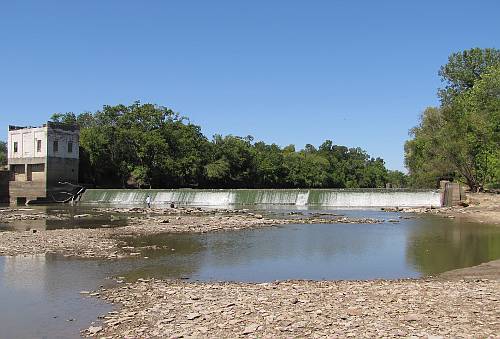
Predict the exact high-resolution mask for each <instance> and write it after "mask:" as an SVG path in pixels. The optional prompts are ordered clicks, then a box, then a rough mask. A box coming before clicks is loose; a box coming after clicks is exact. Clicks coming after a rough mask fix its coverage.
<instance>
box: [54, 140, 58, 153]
mask: <svg viewBox="0 0 500 339" xmlns="http://www.w3.org/2000/svg"><path fill="white" fill-rule="evenodd" d="M53 149H54V152H59V142H58V141H57V140H56V141H54V147H53Z"/></svg>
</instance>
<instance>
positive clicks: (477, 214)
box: [382, 193, 500, 225]
mask: <svg viewBox="0 0 500 339" xmlns="http://www.w3.org/2000/svg"><path fill="white" fill-rule="evenodd" d="M382 210H384V211H388V212H394V211H399V212H407V213H417V214H435V215H440V216H443V217H446V218H450V219H463V220H467V221H472V222H479V223H487V224H492V225H493V224H494V225H500V194H493V193H467V200H466V201H465V202H464V204H463V206H452V207H442V208H437V209H435V208H397V207H396V208H383V209H382Z"/></svg>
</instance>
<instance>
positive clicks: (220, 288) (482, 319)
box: [82, 279, 500, 338]
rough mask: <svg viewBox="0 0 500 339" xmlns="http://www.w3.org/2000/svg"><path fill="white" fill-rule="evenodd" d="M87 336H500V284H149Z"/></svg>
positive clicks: (110, 295) (123, 299)
mask: <svg viewBox="0 0 500 339" xmlns="http://www.w3.org/2000/svg"><path fill="white" fill-rule="evenodd" d="M99 293H100V295H99V297H100V298H103V299H105V300H107V301H109V302H112V303H114V304H116V305H119V306H120V308H119V310H118V311H113V312H110V313H109V314H107V315H105V316H104V317H103V324H99V331H98V332H96V328H97V325H93V326H92V327H90V328H89V329H87V330H85V331H84V332H82V333H83V334H84V335H89V336H93V335H98V336H99V337H103V338H104V337H111V338H118V337H120V338H137V337H141V338H150V337H156V338H157V337H161V338H180V337H196V338H198V337H210V338H234V337H250V338H262V337H264V338H274V337H280V338H282V337H287V338H288V337H313V338H316V337H332V336H333V337H337V336H338V337H353V338H358V337H370V338H371V337H397V336H402V337H408V336H417V337H430V336H442V337H481V338H487V337H497V336H498V334H499V333H500V304H499V302H500V282H499V281H495V280H468V281H465V280H459V281H442V280H437V279H428V280H394V281H383V280H379V281H319V282H313V281H284V282H273V283H263V284H256V283H230V282H227V283H223V282H220V283H199V282H182V281H158V280H148V279H141V281H138V282H136V283H131V284H129V283H126V284H122V285H121V286H119V287H116V288H113V289H110V290H104V289H103V290H101V291H99Z"/></svg>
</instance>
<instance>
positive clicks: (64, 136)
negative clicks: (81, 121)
mask: <svg viewBox="0 0 500 339" xmlns="http://www.w3.org/2000/svg"><path fill="white" fill-rule="evenodd" d="M79 138H80V130H79V128H78V127H77V126H73V125H66V124H61V123H54V122H47V123H46V124H44V125H43V126H41V127H19V126H9V133H8V140H7V143H8V144H7V154H8V156H7V158H8V166H9V170H10V172H11V175H10V182H9V195H10V203H11V204H25V203H28V202H30V201H44V202H47V201H49V202H51V201H58V200H59V199H61V198H64V197H61V195H64V194H65V193H64V192H65V191H66V189H67V187H66V188H63V186H64V185H66V186H67V185H76V184H77V183H78V161H79V151H78V148H79ZM65 198H67V195H66V197H65Z"/></svg>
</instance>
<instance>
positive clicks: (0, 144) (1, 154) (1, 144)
mask: <svg viewBox="0 0 500 339" xmlns="http://www.w3.org/2000/svg"><path fill="white" fill-rule="evenodd" d="M4 165H7V143H6V142H5V141H0V166H4Z"/></svg>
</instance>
